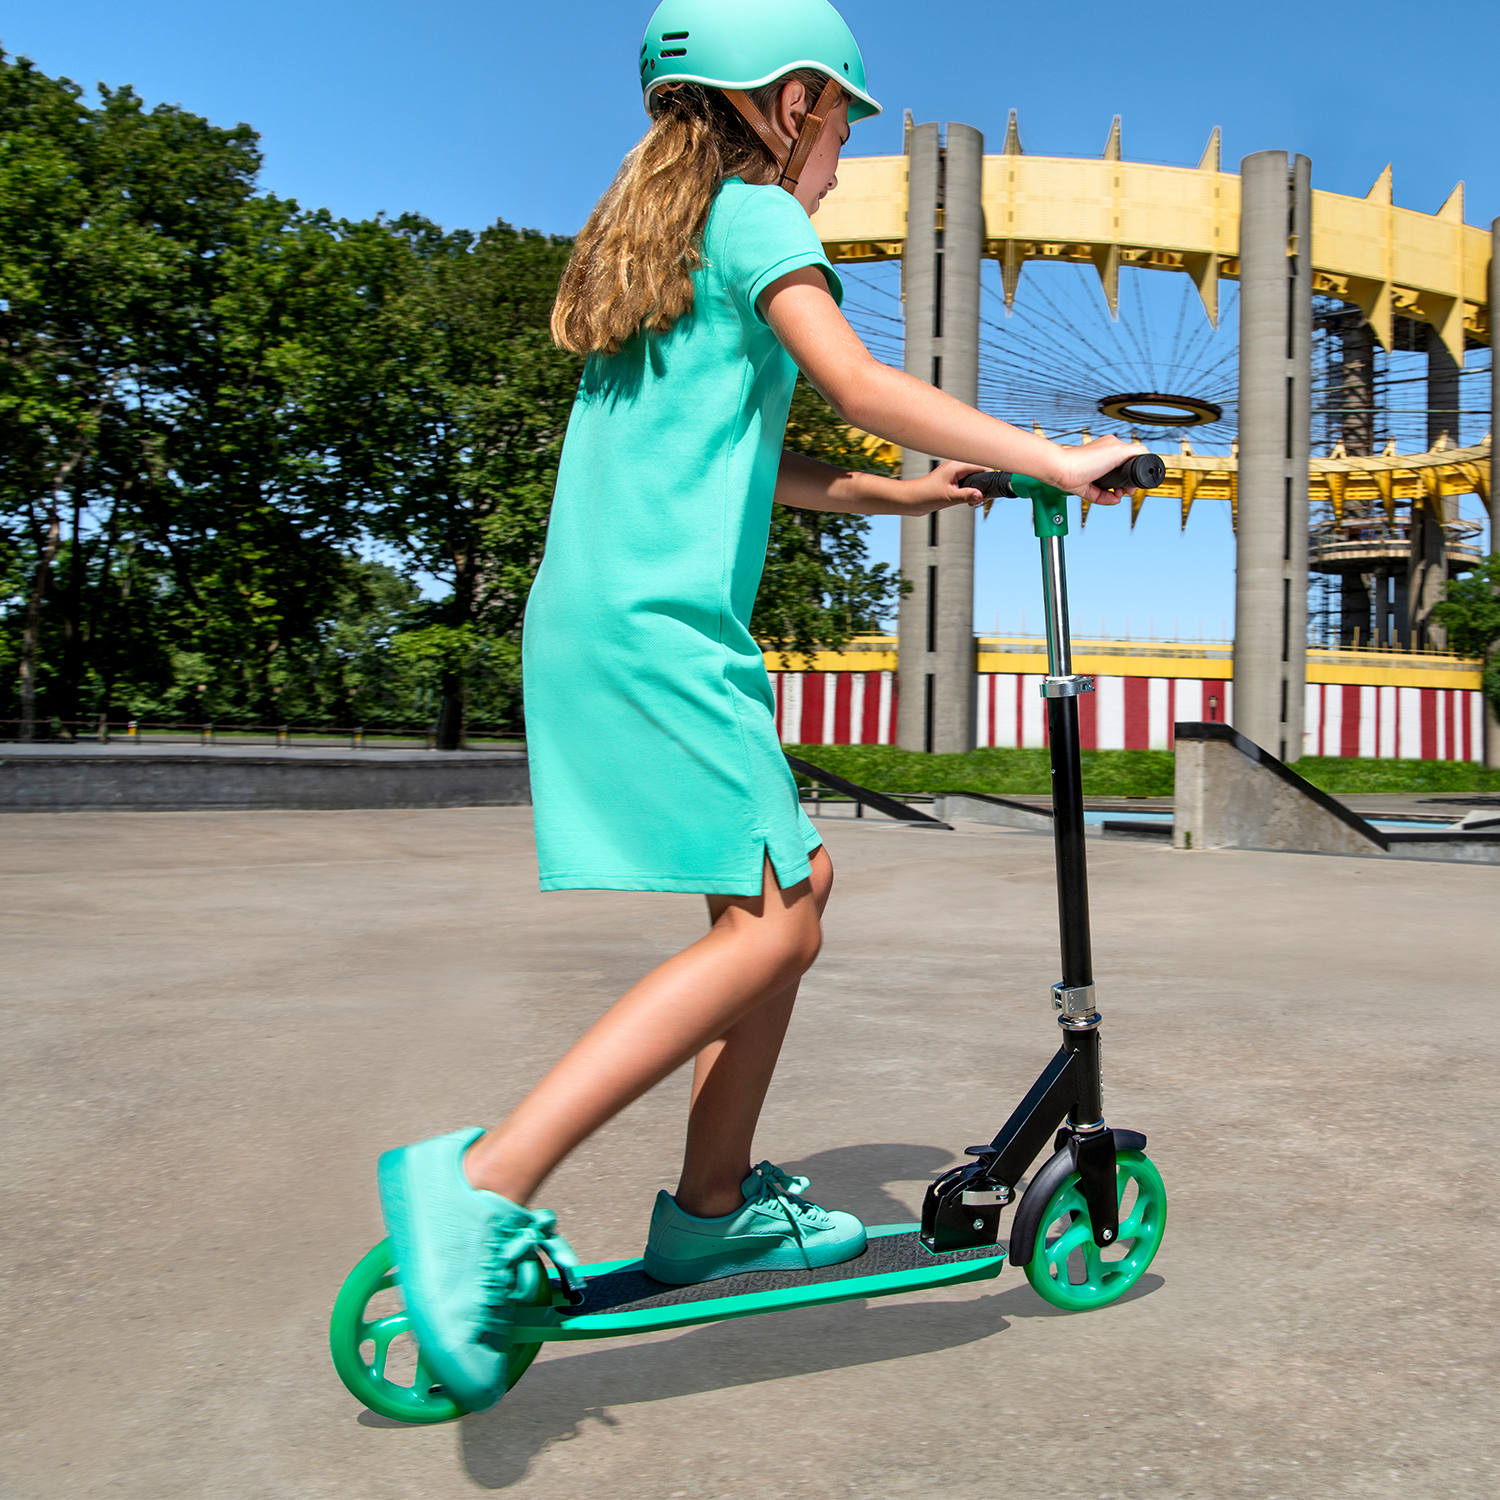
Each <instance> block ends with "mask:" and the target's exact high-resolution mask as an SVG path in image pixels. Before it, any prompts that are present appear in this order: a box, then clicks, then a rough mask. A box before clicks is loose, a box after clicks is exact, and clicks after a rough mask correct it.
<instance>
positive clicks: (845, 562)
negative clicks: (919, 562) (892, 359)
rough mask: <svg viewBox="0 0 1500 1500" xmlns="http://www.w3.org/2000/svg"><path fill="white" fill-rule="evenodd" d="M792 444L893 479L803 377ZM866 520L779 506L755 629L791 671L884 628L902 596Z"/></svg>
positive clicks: (795, 399) (790, 428) (791, 421)
mask: <svg viewBox="0 0 1500 1500" xmlns="http://www.w3.org/2000/svg"><path fill="white" fill-rule="evenodd" d="M786 445H787V447H788V448H790V449H792V450H793V451H794V452H797V453H803V454H806V455H807V457H809V458H817V459H821V460H822V461H823V462H824V463H828V464H834V465H836V466H837V467H839V468H843V469H865V470H869V471H871V472H874V473H879V474H888V473H892V472H894V470H895V467H896V466H895V465H894V464H891V463H887V462H885V461H884V460H882V459H880V458H879V457H877V456H876V455H874V454H872V453H871V452H869V451H868V450H867V449H866V448H864V447H863V446H861V445H860V443H859V442H858V441H857V440H856V439H855V438H854V437H853V435H852V434H851V433H850V431H849V429H848V427H846V426H845V425H844V423H843V422H841V421H840V420H839V418H838V416H837V415H836V414H835V413H834V411H833V409H832V408H831V407H830V406H829V405H828V403H827V402H826V401H824V400H823V398H822V397H821V396H820V395H819V394H818V393H817V391H815V390H814V389H813V388H812V386H810V385H809V384H808V383H807V381H805V380H804V379H802V377H801V376H799V377H798V378H797V385H796V388H795V390H794V391H793V393H792V409H791V415H790V417H789V418H788V420H787V436H786ZM868 531H869V522H868V521H866V520H865V519H864V517H863V516H850V515H839V514H836V513H833V512H829V511H811V510H792V509H790V508H788V507H785V506H780V505H778V506H773V507H772V510H771V536H770V542H769V544H768V546H767V548H766V568H765V572H764V574H763V575H762V577H761V585H760V592H759V594H758V595H757V596H756V600H755V613H754V615H753V616H752V617H751V621H750V628H751V631H752V633H753V634H754V635H755V637H756V639H757V640H760V641H764V642H765V643H766V645H767V646H768V647H770V648H771V649H773V650H777V651H780V652H781V656H782V661H783V662H784V663H785V664H786V666H787V667H790V666H791V665H792V658H793V657H796V656H800V657H801V658H802V659H803V660H804V661H806V659H807V657H808V656H810V655H811V654H812V653H813V652H814V651H838V650H841V649H842V648H843V646H844V645H845V644H846V643H847V642H848V640H849V638H850V636H853V635H858V634H861V633H863V632H867V631H875V630H879V629H880V628H881V625H882V622H883V621H884V620H885V619H886V618H887V617H888V616H889V615H890V614H891V612H892V611H893V610H894V608H895V606H896V601H897V599H898V597H899V595H900V593H901V592H902V586H901V581H900V579H899V577H898V575H897V574H896V573H895V572H893V571H892V570H891V568H890V567H889V566H888V565H887V564H886V563H875V564H873V565H871V564H870V563H869V562H868V561H867V558H868V555H869V552H868V548H867V546H866V544H865V536H866V533H867V532H868Z"/></svg>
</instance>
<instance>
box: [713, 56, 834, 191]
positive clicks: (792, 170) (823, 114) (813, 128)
mask: <svg viewBox="0 0 1500 1500" xmlns="http://www.w3.org/2000/svg"><path fill="white" fill-rule="evenodd" d="M719 92H720V93H722V94H723V95H724V97H725V98H726V99H727V100H728V101H729V102H730V103H731V104H732V105H734V107H735V108H736V109H737V110H739V112H740V113H741V114H742V115H743V116H744V117H745V119H746V120H747V121H748V122H749V124H750V128H751V129H752V130H753V131H754V132H755V133H756V135H758V136H759V137H760V138H761V141H762V142H763V143H764V145H765V147H766V150H768V151H769V152H770V153H771V156H772V159H773V160H774V161H775V163H776V165H777V166H778V167H780V168H781V176H780V177H778V178H777V179H776V186H777V187H783V188H785V189H786V190H787V192H789V193H794V192H796V190H797V179H798V178H799V177H801V175H802V169H803V168H804V167H805V166H806V165H807V158H808V157H809V156H811V155H812V149H813V147H814V146H816V145H817V144H818V137H819V136H820V135H822V133H823V127H824V126H825V125H826V124H827V123H828V117H829V115H831V114H832V113H833V112H834V110H836V109H837V108H838V107H839V105H840V104H841V103H842V102H843V99H844V90H843V86H842V85H841V84H840V83H839V81H838V79H837V78H830V79H829V80H828V82H827V83H825V84H824V85H823V90H822V92H821V93H820V94H819V95H818V99H817V103H815V104H814V105H813V107H812V109H811V110H809V111H808V113H807V117H806V118H805V119H804V120H803V121H802V133H801V134H800V135H799V136H798V137H797V139H796V140H795V141H794V142H793V143H792V145H791V146H790V148H789V147H788V146H787V145H786V144H785V143H784V142H783V141H782V139H781V137H780V136H779V135H777V134H776V132H775V131H774V130H772V129H771V124H770V121H768V120H767V119H766V117H765V116H764V115H763V114H761V112H760V111H759V110H758V109H757V108H756V107H755V102H754V100H752V99H751V97H750V96H749V94H747V93H745V92H744V90H743V89H721V90H720V91H719Z"/></svg>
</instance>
